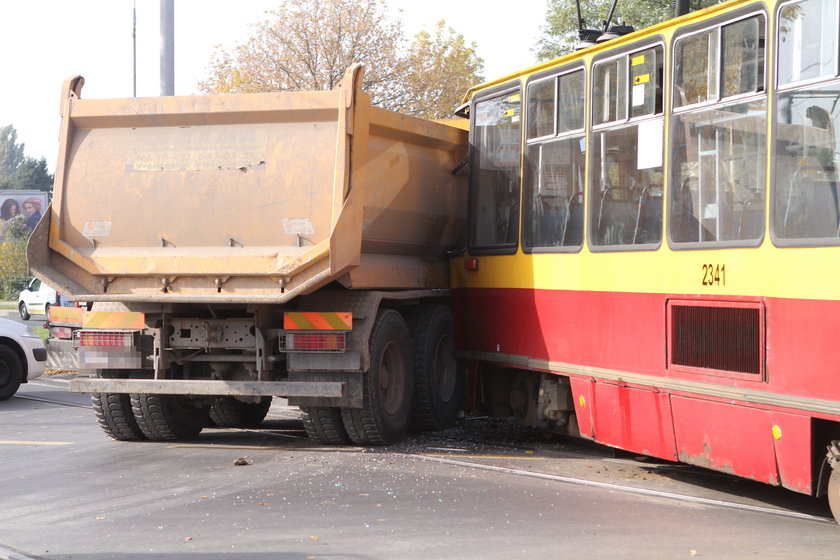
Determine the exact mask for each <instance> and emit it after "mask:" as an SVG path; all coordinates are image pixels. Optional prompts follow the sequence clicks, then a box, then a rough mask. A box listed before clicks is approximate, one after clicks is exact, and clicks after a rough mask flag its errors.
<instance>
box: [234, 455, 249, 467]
mask: <svg viewBox="0 0 840 560" xmlns="http://www.w3.org/2000/svg"><path fill="white" fill-rule="evenodd" d="M233 464H234V465H236V466H237V467H243V466H245V465H248V464H249V463H248V458H247V457H240V458H239V459H237V460H236V461H234V462H233Z"/></svg>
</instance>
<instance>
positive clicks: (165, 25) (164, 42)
mask: <svg viewBox="0 0 840 560" xmlns="http://www.w3.org/2000/svg"><path fill="white" fill-rule="evenodd" d="M174 3H175V0H160V94H161V95H175V6H174Z"/></svg>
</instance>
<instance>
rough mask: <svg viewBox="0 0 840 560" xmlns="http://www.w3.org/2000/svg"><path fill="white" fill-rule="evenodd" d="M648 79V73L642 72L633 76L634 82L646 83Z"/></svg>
mask: <svg viewBox="0 0 840 560" xmlns="http://www.w3.org/2000/svg"><path fill="white" fill-rule="evenodd" d="M649 81H650V74H642V75H641V76H636V77H635V78H633V83H634V84H646V83H648V82H649Z"/></svg>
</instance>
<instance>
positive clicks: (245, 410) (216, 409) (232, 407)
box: [210, 397, 271, 428]
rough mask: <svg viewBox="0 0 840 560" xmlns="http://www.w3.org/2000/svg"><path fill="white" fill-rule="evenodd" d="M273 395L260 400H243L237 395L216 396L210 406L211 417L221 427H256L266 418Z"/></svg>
mask: <svg viewBox="0 0 840 560" xmlns="http://www.w3.org/2000/svg"><path fill="white" fill-rule="evenodd" d="M269 408H271V397H262V398H261V399H260V402H257V403H247V402H242V401H240V400H239V399H237V398H236V397H216V398H215V399H213V404H212V406H210V419H211V420H212V421H213V423H214V424H215V425H216V426H218V427H220V428H255V427H257V426H259V425H260V423H261V422H262V421H263V420H265V415H266V414H268V409H269Z"/></svg>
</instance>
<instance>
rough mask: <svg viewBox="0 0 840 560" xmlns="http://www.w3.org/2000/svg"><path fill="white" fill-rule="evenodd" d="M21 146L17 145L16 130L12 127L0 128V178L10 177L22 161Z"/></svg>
mask: <svg viewBox="0 0 840 560" xmlns="http://www.w3.org/2000/svg"><path fill="white" fill-rule="evenodd" d="M23 147H24V145H23V144H18V143H17V130H15V127H13V126H12V125H7V126H4V127H3V128H0V178H2V177H10V176H11V175H13V174H14V172H15V169H17V166H18V165H20V162H21V160H23Z"/></svg>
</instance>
